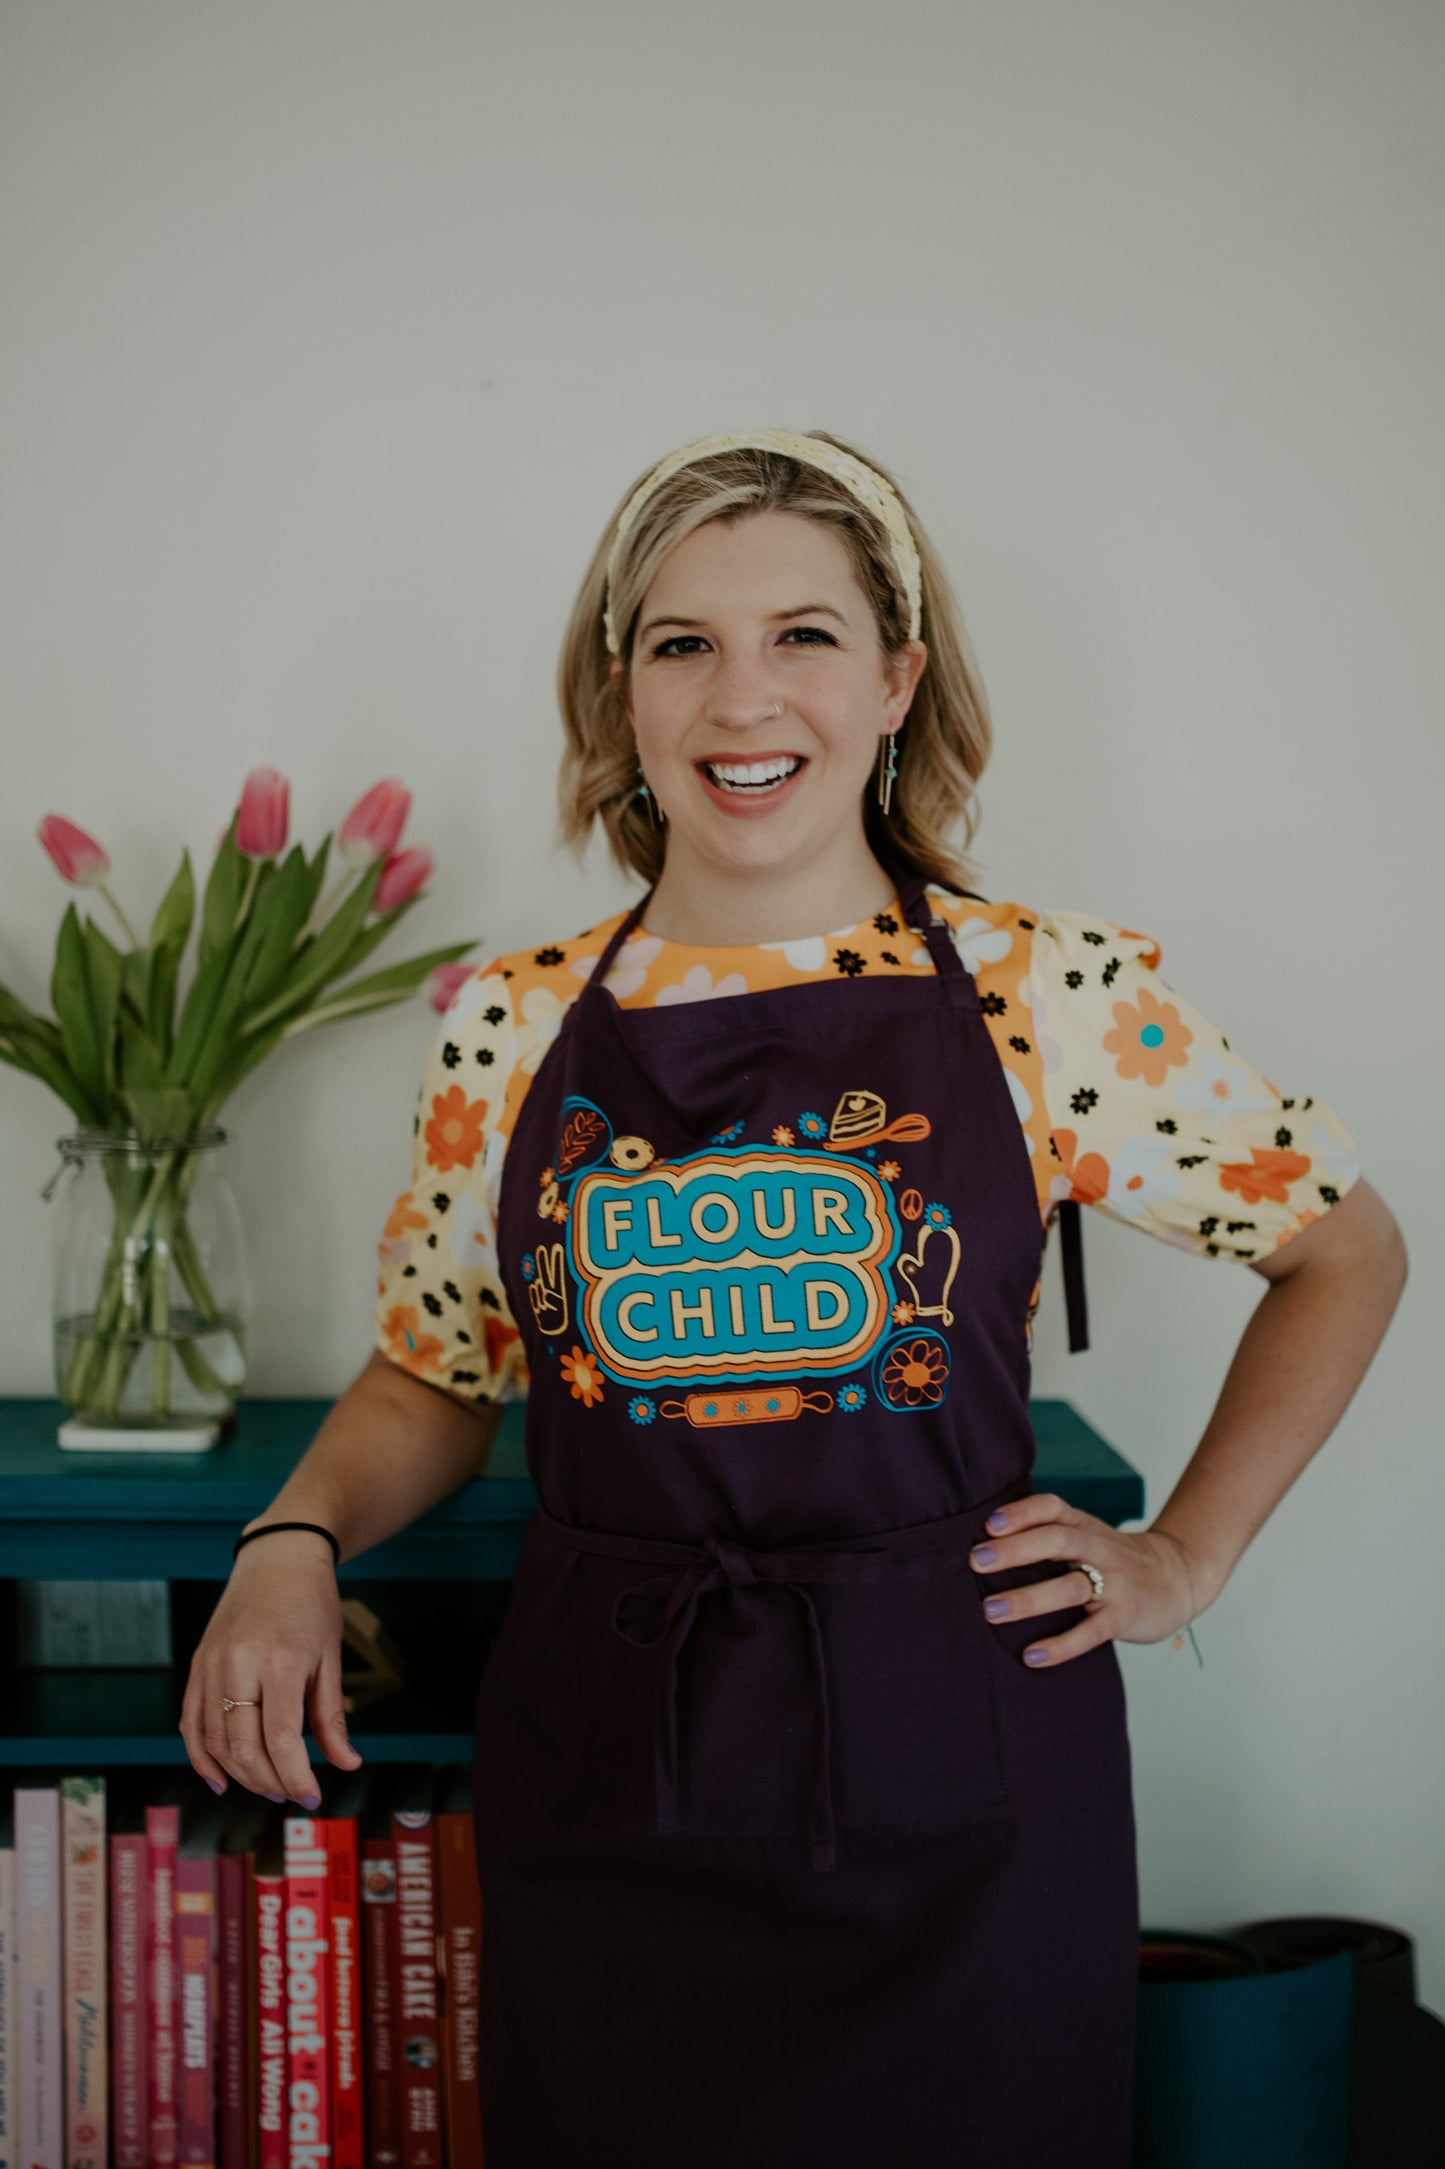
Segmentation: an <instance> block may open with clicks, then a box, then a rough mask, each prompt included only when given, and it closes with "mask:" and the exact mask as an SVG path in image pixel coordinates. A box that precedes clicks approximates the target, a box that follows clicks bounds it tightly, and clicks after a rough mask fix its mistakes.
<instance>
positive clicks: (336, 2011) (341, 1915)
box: [316, 1815, 365, 2169]
mask: <svg viewBox="0 0 1445 2169" xmlns="http://www.w3.org/2000/svg"><path fill="white" fill-rule="evenodd" d="M316 1827H317V1829H318V1830H320V1831H321V1832H322V1834H323V1836H324V1838H325V1841H326V1851H327V1857H328V1862H329V1867H330V1875H329V1878H328V1886H329V1895H330V1900H331V1982H330V1987H331V2163H332V2169H365V2161H364V2159H363V2155H364V2147H363V2142H362V2125H361V1950H360V1942H361V1924H360V1921H359V1920H358V1918H357V1913H358V1909H359V1900H358V1894H357V1884H358V1881H359V1864H358V1859H357V1837H356V1821H355V1818H354V1817H353V1816H349V1815H346V1816H327V1817H325V1818H324V1819H323V1820H322V1821H320V1822H318V1824H317V1826H316Z"/></svg>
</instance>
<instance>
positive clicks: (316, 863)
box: [301, 836, 331, 926]
mask: <svg viewBox="0 0 1445 2169" xmlns="http://www.w3.org/2000/svg"><path fill="white" fill-rule="evenodd" d="M330 855H331V838H330V837H329V836H323V837H322V839H321V848H320V850H319V851H318V852H317V854H316V856H315V858H314V859H313V860H312V861H311V864H310V865H309V866H308V867H307V869H306V918H305V919H303V920H302V922H301V923H302V925H303V926H304V925H305V923H306V919H309V918H310V916H311V914H312V912H313V911H314V910H315V909H316V899H317V897H318V896H319V895H320V894H321V888H322V884H323V882H324V881H325V879H326V861H327V859H328V858H329V857H330Z"/></svg>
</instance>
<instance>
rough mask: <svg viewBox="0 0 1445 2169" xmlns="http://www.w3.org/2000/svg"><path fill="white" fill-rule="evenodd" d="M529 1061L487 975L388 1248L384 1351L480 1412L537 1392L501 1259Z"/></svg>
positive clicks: (438, 1090)
mask: <svg viewBox="0 0 1445 2169" xmlns="http://www.w3.org/2000/svg"><path fill="white" fill-rule="evenodd" d="M517 1051H518V1050H517V1033H516V1026H515V1020H514V1017H513V1012H512V1003H511V998H510V995H509V992H508V986H507V980H506V977H505V976H504V975H503V973H502V971H501V970H500V968H499V967H498V966H497V965H496V964H494V963H493V964H483V965H481V966H479V968H478V969H477V971H476V972H474V973H473V975H472V977H471V978H470V979H467V980H464V981H463V982H462V985H461V986H460V987H459V988H458V989H457V993H456V995H455V997H454V999H453V1001H452V1003H451V1005H450V1007H449V1008H448V1009H447V1011H446V1013H445V1015H444V1016H443V1018H442V1020H441V1024H440V1026H439V1027H438V1030H437V1033H436V1036H435V1038H434V1040H433V1042H432V1045H431V1048H430V1051H429V1052H428V1054H427V1058H426V1063H425V1066H424V1068H423V1071H422V1079H421V1088H420V1091H419V1092H418V1095H417V1104H416V1116H415V1120H414V1122H413V1125H412V1132H413V1144H412V1179H411V1186H410V1188H409V1189H406V1190H403V1191H402V1193H401V1195H400V1197H398V1198H397V1200H396V1202H395V1204H394V1205H393V1206H392V1208H391V1211H390V1213H389V1215H388V1216H387V1220H386V1224H385V1226H384V1228H383V1229H382V1233H381V1240H380V1242H379V1243H378V1245H377V1283H376V1315H375V1340H376V1346H377V1347H378V1348H379V1349H380V1350H381V1351H382V1353H383V1354H384V1355H386V1356H388V1357H390V1359H391V1361H392V1362H393V1363H397V1364H400V1365H401V1367H402V1369H403V1370H407V1371H410V1372H411V1373H412V1375H413V1376H414V1377H416V1378H421V1379H424V1380H426V1381H427V1383H428V1384H430V1385H435V1386H442V1387H444V1388H445V1389H446V1390H447V1391H448V1392H450V1393H453V1394H456V1395H457V1396H458V1397H459V1398H461V1399H464V1400H468V1401H507V1400H513V1399H516V1398H517V1397H519V1396H520V1395H521V1394H523V1393H525V1391H526V1385H527V1374H526V1366H525V1359H524V1355H523V1347H522V1341H521V1337H520V1335H519V1334H518V1332H517V1326H516V1321H515V1319H514V1318H513V1316H512V1313H511V1309H510V1307H509V1304H508V1300H507V1294H506V1290H505V1288H504V1287H503V1284H502V1275H501V1269H500V1264H499V1261H498V1255H497V1204H498V1197H499V1194H500V1187H501V1170H502V1159H503V1155H504V1153H505V1149H506V1137H505V1128H506V1125H504V1123H503V1119H502V1118H503V1114H504V1109H505V1103H506V1098H507V1087H508V1082H509V1079H510V1078H511V1077H512V1074H513V1072H514V1070H515V1069H516V1067H517Z"/></svg>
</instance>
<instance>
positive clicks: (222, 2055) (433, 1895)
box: [0, 1769, 483, 2169]
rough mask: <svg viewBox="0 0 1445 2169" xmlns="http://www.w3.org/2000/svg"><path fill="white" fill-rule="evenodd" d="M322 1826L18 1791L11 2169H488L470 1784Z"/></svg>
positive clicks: (11, 1929)
mask: <svg viewBox="0 0 1445 2169" xmlns="http://www.w3.org/2000/svg"><path fill="white" fill-rule="evenodd" d="M334 1775H335V1774H334V1773H333V1776H334ZM324 1806H325V1808H326V1812H325V1813H321V1814H317V1815H302V1814H299V1813H297V1812H295V1811H292V1810H285V1809H281V1808H272V1807H271V1806H269V1805H268V1804H267V1803H266V1802H264V1801H260V1800H257V1799H256V1798H255V1796H254V1795H252V1794H249V1793H245V1792H243V1791H242V1790H241V1789H240V1787H238V1786H236V1785H234V1784H233V1785H232V1787H231V1789H230V1790H229V1791H228V1792H227V1793H226V1794H225V1795H224V1796H223V1797H222V1798H221V1799H219V1800H214V1801H213V1800H212V1798H211V1796H210V1794H209V1793H206V1792H203V1791H201V1789H200V1780H199V1779H198V1778H196V1777H195V1776H194V1775H193V1774H191V1773H189V1772H185V1773H161V1774H159V1775H156V1776H150V1777H139V1778H138V1779H137V1780H136V1781H133V1782H130V1783H127V1782H126V1781H125V1779H124V1776H123V1775H122V1776H121V1777H119V1778H117V1777H112V1779H111V1780H110V1783H109V1787H108V1786H107V1781H106V1780H105V1779H104V1778H101V1777H68V1778H65V1779H62V1780H61V1781H60V1783H59V1784H56V1785H47V1784H35V1785H19V1786H17V1787H16V1789H15V1792H14V1795H13V1805H11V1807H10V1812H9V1814H8V1815H5V1816H4V1817H3V1819H0V2169H477V2165H479V2164H481V2162H482V2159H483V2155H482V2132H481V2103H480V2093H479V2087H478V2072H477V2025H478V1989H479V1980H480V1976H479V1958H480V1950H481V1934H482V1913H481V1894H480V1891H479V1889H478V1885H477V1874H476V1862H475V1855H474V1852H473V1841H472V1817H471V1795H470V1779H469V1773H468V1772H466V1771H465V1770H454V1771H438V1770H434V1769H426V1770H418V1771H390V1772H384V1773H382V1774H381V1775H380V1776H378V1777H373V1776H372V1774H371V1773H370V1772H365V1771H358V1772H356V1773H354V1775H348V1776H345V1777H340V1778H339V1779H337V1781H336V1782H335V1783H332V1781H331V1778H328V1779H327V1783H326V1787H325V1792H324Z"/></svg>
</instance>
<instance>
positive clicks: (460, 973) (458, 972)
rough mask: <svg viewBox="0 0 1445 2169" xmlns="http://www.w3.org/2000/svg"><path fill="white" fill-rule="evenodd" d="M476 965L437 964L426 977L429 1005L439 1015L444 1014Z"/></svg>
mask: <svg viewBox="0 0 1445 2169" xmlns="http://www.w3.org/2000/svg"><path fill="white" fill-rule="evenodd" d="M475 969H476V967H475V965H472V964H437V965H435V966H434V967H433V969H432V970H431V972H430V973H429V974H428V977H427V985H428V986H429V987H430V988H431V1005H432V1008H433V1009H435V1010H436V1011H437V1012H438V1014H439V1015H442V1016H445V1014H446V1012H447V1011H448V1010H449V1009H450V1008H451V1006H452V1003H453V1002H454V1001H455V1000H456V998H457V993H458V990H459V989H460V988H462V987H464V986H465V985H466V983H467V981H468V980H469V979H470V978H471V977H472V974H473V972H474V971H475Z"/></svg>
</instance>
